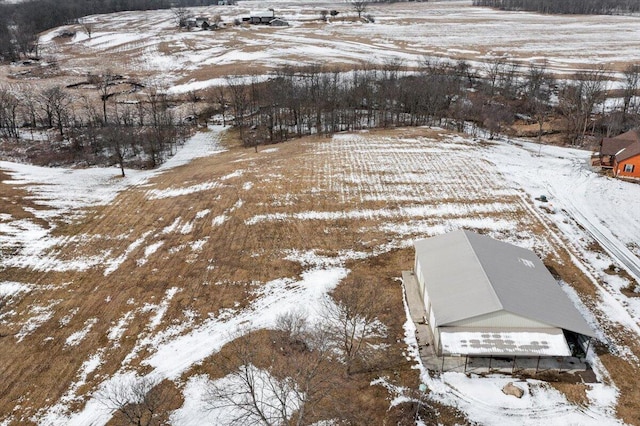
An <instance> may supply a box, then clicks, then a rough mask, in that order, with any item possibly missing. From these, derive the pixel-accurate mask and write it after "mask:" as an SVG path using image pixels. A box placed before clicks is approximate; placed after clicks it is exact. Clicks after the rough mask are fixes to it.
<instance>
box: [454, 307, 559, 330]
mask: <svg viewBox="0 0 640 426" xmlns="http://www.w3.org/2000/svg"><path fill="white" fill-rule="evenodd" d="M447 326H455V327H496V328H505V327H516V328H553V327H551V326H550V325H548V324H544V323H541V322H538V321H535V320H532V319H529V318H524V317H521V316H519V315H515V314H512V313H510V312H506V311H498V312H491V313H489V314H486V315H481V316H477V317H475V318H467V319H463V320H460V321H456V322H454V323H451V324H447Z"/></svg>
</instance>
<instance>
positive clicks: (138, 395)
mask: <svg viewBox="0 0 640 426" xmlns="http://www.w3.org/2000/svg"><path fill="white" fill-rule="evenodd" d="M97 398H98V401H99V402H100V403H101V404H102V405H103V406H104V407H105V408H106V409H108V410H110V411H115V412H118V413H119V414H120V415H121V416H122V418H123V419H124V420H125V421H126V422H127V424H130V425H137V426H151V425H156V424H161V421H160V419H159V416H160V407H161V405H162V404H163V403H164V397H163V395H162V393H161V392H160V391H159V390H158V388H157V387H156V386H155V385H154V384H153V382H152V381H151V380H150V379H148V378H147V377H142V378H138V377H128V378H123V380H120V381H114V382H111V383H110V384H109V385H108V386H107V387H106V388H105V389H103V390H101V391H100V392H99V394H98V396H97Z"/></svg>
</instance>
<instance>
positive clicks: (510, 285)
mask: <svg viewBox="0 0 640 426" xmlns="http://www.w3.org/2000/svg"><path fill="white" fill-rule="evenodd" d="M415 248H416V256H417V257H418V259H419V261H420V267H421V269H422V274H423V276H424V277H425V281H426V283H425V286H426V291H427V293H428V295H429V300H430V301H431V306H432V309H433V313H434V316H435V320H436V325H437V326H438V327H442V326H446V325H447V324H451V323H454V322H456V321H460V320H463V319H469V318H474V317H477V316H479V315H485V314H489V313H492V312H498V311H502V310H504V311H507V312H510V313H512V314H515V315H519V316H522V317H524V318H529V319H532V320H535V321H539V322H541V323H544V324H548V325H549V326H551V327H558V328H562V329H565V330H569V331H573V332H575V333H579V334H583V335H585V336H590V337H594V334H593V331H591V328H590V327H589V325H588V324H587V322H586V321H585V320H584V318H583V317H582V315H581V314H580V312H579V311H578V310H577V309H576V307H575V306H574V305H573V303H572V302H571V301H570V300H569V298H568V297H567V295H566V294H565V293H564V292H563V291H562V289H561V288H560V286H559V285H558V283H557V282H556V280H555V279H554V278H553V276H552V275H551V274H550V273H549V271H548V270H547V268H546V267H545V266H544V264H543V263H542V261H541V260H540V259H539V258H538V256H536V254H535V253H534V252H532V251H531V250H527V249H524V248H521V247H517V246H515V245H513V244H509V243H504V242H501V241H497V240H494V239H493V238H490V237H487V236H483V235H479V234H476V233H474V232H470V231H456V232H451V233H448V234H444V235H439V236H436V237H432V238H429V239H426V240H419V241H416V242H415Z"/></svg>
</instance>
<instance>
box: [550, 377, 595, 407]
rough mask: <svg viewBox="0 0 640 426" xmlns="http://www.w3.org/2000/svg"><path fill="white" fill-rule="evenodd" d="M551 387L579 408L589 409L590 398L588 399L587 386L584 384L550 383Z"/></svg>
mask: <svg viewBox="0 0 640 426" xmlns="http://www.w3.org/2000/svg"><path fill="white" fill-rule="evenodd" d="M549 385H550V386H551V387H553V388H555V389H557V390H559V391H560V392H562V393H563V394H564V396H565V397H566V398H567V401H569V402H571V403H572V404H575V405H577V406H579V407H587V406H588V405H589V398H588V397H587V385H585V384H584V383H566V382H562V381H552V380H550V381H549Z"/></svg>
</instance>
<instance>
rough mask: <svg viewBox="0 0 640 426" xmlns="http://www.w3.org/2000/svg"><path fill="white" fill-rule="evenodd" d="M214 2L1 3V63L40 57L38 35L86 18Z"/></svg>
mask: <svg viewBox="0 0 640 426" xmlns="http://www.w3.org/2000/svg"><path fill="white" fill-rule="evenodd" d="M212 3H213V1H212V0H65V1H58V0H28V1H24V2H19V3H15V4H14V3H0V61H15V60H18V59H20V58H21V57H25V56H29V55H35V56H37V47H38V46H37V45H38V34H39V33H40V32H42V31H45V30H47V29H50V28H54V27H57V26H60V25H65V24H69V23H75V22H77V21H78V19H80V18H82V17H83V16H87V15H93V14H99V13H113V12H121V11H125V10H152V9H167V8H170V7H184V6H206V5H210V4H212Z"/></svg>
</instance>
